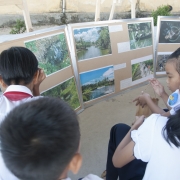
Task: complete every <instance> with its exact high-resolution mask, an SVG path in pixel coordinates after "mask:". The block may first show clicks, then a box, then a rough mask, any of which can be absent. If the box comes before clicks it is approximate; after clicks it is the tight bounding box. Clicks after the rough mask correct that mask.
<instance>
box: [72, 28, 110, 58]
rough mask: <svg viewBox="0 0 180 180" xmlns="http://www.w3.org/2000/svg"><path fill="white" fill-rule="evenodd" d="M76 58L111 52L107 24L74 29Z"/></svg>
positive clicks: (93, 56) (92, 56)
mask: <svg viewBox="0 0 180 180" xmlns="http://www.w3.org/2000/svg"><path fill="white" fill-rule="evenodd" d="M74 39H75V45H76V53H77V57H78V60H84V59H90V58H95V57H99V56H104V55H108V54H111V53H112V52H111V42H110V36H109V28H108V26H102V27H91V28H82V29H74Z"/></svg>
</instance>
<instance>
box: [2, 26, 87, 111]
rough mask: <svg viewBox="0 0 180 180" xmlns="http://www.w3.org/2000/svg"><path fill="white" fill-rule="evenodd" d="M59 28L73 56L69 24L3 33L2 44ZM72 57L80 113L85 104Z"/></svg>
mask: <svg viewBox="0 0 180 180" xmlns="http://www.w3.org/2000/svg"><path fill="white" fill-rule="evenodd" d="M58 30H63V31H64V33H65V37H66V42H67V46H68V50H69V55H70V56H71V43H70V39H69V34H68V30H67V25H62V26H55V27H51V28H46V29H41V30H37V31H33V32H29V33H23V34H18V35H4V36H3V35H2V36H1V38H0V45H1V44H4V43H5V44H6V43H10V42H11V41H16V40H19V39H24V38H31V37H32V39H33V37H34V36H37V35H43V34H46V33H51V32H52V34H53V32H54V31H58ZM45 36H46V35H45ZM22 41H23V40H22ZM70 58H71V66H72V68H71V69H72V72H73V74H74V78H75V84H76V89H77V93H78V98H79V103H80V106H79V107H78V108H77V109H75V111H76V113H77V114H79V113H80V112H81V111H82V110H84V104H83V103H82V101H81V100H80V97H81V94H80V93H79V90H78V89H79V85H78V83H77V81H76V80H77V78H76V74H77V72H76V71H77V70H76V66H75V65H74V62H73V60H72V56H71V57H70ZM55 73H56V72H55ZM50 89H51V88H50ZM45 91H46V90H44V92H45Z"/></svg>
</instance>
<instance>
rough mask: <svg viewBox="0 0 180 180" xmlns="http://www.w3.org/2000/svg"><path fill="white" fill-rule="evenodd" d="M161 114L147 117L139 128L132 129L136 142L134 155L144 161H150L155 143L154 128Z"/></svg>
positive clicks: (132, 135) (132, 136)
mask: <svg viewBox="0 0 180 180" xmlns="http://www.w3.org/2000/svg"><path fill="white" fill-rule="evenodd" d="M159 116H160V115H159V114H152V115H151V116H149V117H148V118H147V119H145V121H144V123H143V124H142V125H141V126H140V127H139V128H138V130H133V131H131V138H132V140H133V141H134V142H135V146H134V156H135V157H136V159H141V160H142V161H144V162H148V161H149V159H150V157H151V151H152V145H153V137H154V128H155V124H156V120H157V118H158V117H159Z"/></svg>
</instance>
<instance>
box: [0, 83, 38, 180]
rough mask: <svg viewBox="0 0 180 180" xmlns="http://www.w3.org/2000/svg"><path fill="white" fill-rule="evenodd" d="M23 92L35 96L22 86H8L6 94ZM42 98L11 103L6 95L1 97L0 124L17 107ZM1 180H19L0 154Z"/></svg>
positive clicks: (30, 98) (29, 98)
mask: <svg viewBox="0 0 180 180" xmlns="http://www.w3.org/2000/svg"><path fill="white" fill-rule="evenodd" d="M12 91H13V92H23V93H26V94H29V95H30V96H33V95H32V93H31V91H30V90H29V89H28V88H27V87H26V86H20V85H11V86H8V88H7V89H6V91H5V93H6V92H12ZM39 97H40V96H37V97H33V98H32V97H28V98H25V99H22V100H19V101H10V100H9V99H8V98H6V97H5V96H4V95H1V96H0V123H1V122H2V121H3V119H4V118H5V116H6V115H7V114H8V113H9V112H10V111H11V110H12V109H13V108H14V107H16V106H18V105H20V104H22V103H25V102H28V101H31V100H35V99H38V98H39ZM0 180H18V179H17V177H15V176H14V175H13V174H12V173H11V172H10V171H9V170H8V169H7V168H6V165H5V163H4V160H3V158H2V155H1V152H0Z"/></svg>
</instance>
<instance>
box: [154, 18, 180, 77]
mask: <svg viewBox="0 0 180 180" xmlns="http://www.w3.org/2000/svg"><path fill="white" fill-rule="evenodd" d="M163 19H172V20H175V21H176V20H178V19H179V20H180V16H158V20H157V29H156V45H155V66H156V67H157V56H158V44H159V36H160V29H161V20H163ZM156 67H155V68H156ZM155 72H156V71H155ZM165 76H166V74H157V73H156V74H155V77H156V78H157V77H165Z"/></svg>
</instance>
